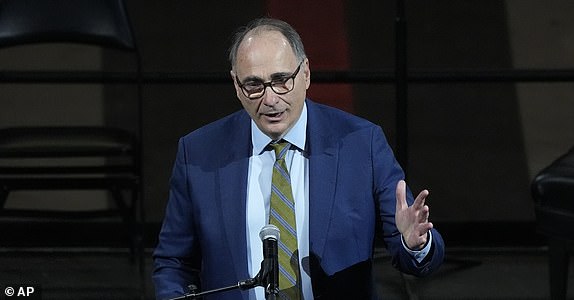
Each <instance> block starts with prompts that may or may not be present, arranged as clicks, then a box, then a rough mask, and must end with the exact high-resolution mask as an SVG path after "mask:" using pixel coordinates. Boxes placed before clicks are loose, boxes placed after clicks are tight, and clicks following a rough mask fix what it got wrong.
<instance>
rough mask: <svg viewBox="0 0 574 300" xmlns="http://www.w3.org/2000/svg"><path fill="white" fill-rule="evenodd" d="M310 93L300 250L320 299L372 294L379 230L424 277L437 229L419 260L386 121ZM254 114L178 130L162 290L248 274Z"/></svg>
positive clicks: (434, 262)
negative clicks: (305, 229) (303, 247)
mask: <svg viewBox="0 0 574 300" xmlns="http://www.w3.org/2000/svg"><path fill="white" fill-rule="evenodd" d="M306 101H307V109H308V122H307V145H306V147H305V148H306V149H305V150H304V155H305V156H306V157H307V158H308V159H309V189H310V190H309V222H310V224H309V228H310V229H309V248H310V257H308V258H304V259H308V260H309V261H308V262H309V266H310V270H307V271H308V272H310V274H311V278H312V279H311V280H312V285H313V293H314V295H315V298H316V299H337V298H340V297H344V295H349V297H353V299H375V298H376V296H375V295H374V289H373V282H372V274H371V265H372V255H373V246H374V242H375V241H374V238H375V235H376V234H378V235H379V236H380V237H382V239H383V240H384V243H385V245H386V246H387V249H388V251H389V253H390V254H391V256H392V263H393V265H395V266H396V267H397V268H398V269H399V270H401V271H403V272H406V273H409V274H414V275H417V276H424V275H426V274H428V273H430V272H431V271H433V270H434V269H436V268H437V267H438V266H439V265H440V264H441V263H442V260H443V256H444V244H443V240H442V238H441V236H440V234H439V233H438V232H437V231H436V230H434V229H433V232H432V234H433V245H432V248H431V253H430V254H429V255H428V256H427V258H426V259H425V260H424V261H423V262H422V263H418V262H416V261H415V260H414V259H413V258H412V257H411V256H410V255H409V254H408V253H407V251H406V250H405V249H404V248H403V246H402V244H401V239H400V233H399V232H398V230H397V228H396V226H395V219H394V213H395V204H396V198H395V190H396V185H397V182H398V181H399V180H400V179H403V177H404V174H403V171H402V169H401V168H400V166H399V165H398V163H397V162H396V160H395V158H394V155H393V153H392V150H391V148H390V147H389V145H388V143H387V141H386V139H385V136H384V134H383V131H382V129H381V128H380V127H379V126H377V125H375V124H373V123H371V122H368V121H366V120H364V119H361V118H359V117H356V116H353V115H351V114H348V113H345V112H342V111H340V110H337V109H334V108H330V107H328V106H324V105H321V104H317V103H314V102H312V101H309V100H306ZM250 120H251V119H250V117H249V115H248V114H247V113H246V112H245V111H244V110H241V111H238V112H236V113H234V114H231V115H229V116H227V117H225V118H223V119H221V120H218V121H216V122H214V123H211V124H209V125H207V126H204V127H202V128H200V129H198V130H196V131H194V132H192V133H190V134H188V135H187V136H185V137H183V138H181V139H180V141H179V146H178V153H177V157H176V161H175V164H174V168H173V175H172V178H171V181H170V193H169V201H168V205H167V209H166V216H165V220H164V223H163V226H162V229H161V233H160V236H159V244H158V246H157V248H156V250H155V252H154V260H155V270H154V274H153V280H154V284H155V288H156V295H157V297H158V298H160V299H161V298H169V297H175V296H177V295H182V294H183V293H185V292H187V289H186V287H187V285H189V284H190V283H195V284H197V285H200V286H201V289H202V290H209V289H214V288H219V287H224V286H229V285H233V284H236V283H237V282H238V281H240V280H244V279H247V278H248V277H249V274H248V267H247V253H246V245H247V238H246V236H247V235H246V232H245V230H246V229H245V227H246V226H245V225H246V211H245V209H246V195H247V176H248V175H247V173H248V163H249V157H250V155H251V151H252V149H251V137H250V132H251V130H250V126H251V121H250ZM407 194H408V196H407V198H408V199H407V201H408V202H409V204H412V202H413V197H412V195H411V193H410V192H408V193H407ZM242 297H243V298H242ZM246 298H247V293H246V292H242V291H239V290H235V291H230V292H225V293H222V294H219V295H215V296H214V298H213V299H246Z"/></svg>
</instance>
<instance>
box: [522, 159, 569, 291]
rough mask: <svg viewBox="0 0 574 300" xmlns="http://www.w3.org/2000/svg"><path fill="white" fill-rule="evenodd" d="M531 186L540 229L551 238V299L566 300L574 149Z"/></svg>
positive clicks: (538, 177)
mask: <svg viewBox="0 0 574 300" xmlns="http://www.w3.org/2000/svg"><path fill="white" fill-rule="evenodd" d="M531 187H532V195H533V197H534V200H535V212H536V223H537V229H538V231H539V232H540V233H542V234H543V235H545V236H546V237H548V251H549V270H550V274H549V275H550V296H551V298H552V299H566V292H567V286H568V265H569V260H570V254H571V253H570V251H571V250H572V248H573V245H574V148H572V149H570V151H568V152H567V153H566V154H564V155H563V156H561V157H560V158H558V159H557V160H555V161H554V162H553V163H552V164H550V166H548V167H546V168H545V169H543V170H542V171H541V172H540V173H539V174H538V175H537V176H536V177H535V178H534V180H533V182H532V186H531Z"/></svg>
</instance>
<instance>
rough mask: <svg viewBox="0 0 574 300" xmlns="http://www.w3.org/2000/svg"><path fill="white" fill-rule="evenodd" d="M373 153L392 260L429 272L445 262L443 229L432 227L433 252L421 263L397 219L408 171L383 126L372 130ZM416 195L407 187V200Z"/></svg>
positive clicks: (376, 187) (400, 265)
mask: <svg viewBox="0 0 574 300" xmlns="http://www.w3.org/2000/svg"><path fill="white" fill-rule="evenodd" d="M371 145H372V157H373V174H374V196H375V199H376V204H377V208H378V210H379V221H380V222H378V224H379V226H380V228H379V229H380V230H379V232H381V233H382V237H383V240H384V242H385V245H386V247H387V250H388V251H389V253H390V255H391V257H392V264H393V266H394V267H395V268H397V269H398V270H399V271H401V272H404V273H407V274H411V275H415V276H426V275H428V274H430V273H432V272H433V271H435V270H436V269H438V267H439V266H440V265H441V264H442V261H443V260H444V242H443V239H442V236H441V235H440V233H439V232H438V231H437V230H435V229H434V228H433V229H432V237H433V238H432V245H431V249H430V251H429V253H428V254H427V256H426V257H425V259H423V260H422V261H421V262H420V263H419V262H417V260H416V259H415V258H414V257H413V256H412V255H411V254H410V253H408V251H407V250H406V249H405V248H404V247H403V245H402V242H401V234H400V232H399V230H398V229H397V226H396V223H395V210H396V186H397V183H398V181H399V180H401V179H404V177H405V175H404V172H403V170H402V168H401V166H400V165H399V164H398V162H397V161H396V159H395V156H394V154H393V151H392V149H391V148H390V146H389V144H388V143H387V140H386V138H385V136H384V133H383V131H382V129H381V128H380V127H378V126H377V127H375V128H374V129H373V132H372V144H371ZM413 202H414V198H413V195H412V193H411V191H410V190H409V189H407V203H408V204H409V205H412V204H413Z"/></svg>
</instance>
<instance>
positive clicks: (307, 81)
mask: <svg viewBox="0 0 574 300" xmlns="http://www.w3.org/2000/svg"><path fill="white" fill-rule="evenodd" d="M303 64H304V65H305V68H304V71H303V75H305V89H309V86H310V85H311V68H310V67H309V59H308V58H305V62H304V63H303Z"/></svg>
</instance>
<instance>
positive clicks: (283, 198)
mask: <svg viewBox="0 0 574 300" xmlns="http://www.w3.org/2000/svg"><path fill="white" fill-rule="evenodd" d="M290 146H291V144H289V143H288V142H286V141H283V140H282V141H281V142H279V143H272V144H271V147H273V150H275V164H274V165H273V176H272V180H271V213H270V216H269V223H270V224H273V225H275V226H277V227H278V228H279V230H280V231H281V236H280V239H279V242H278V247H279V251H278V252H279V296H280V298H281V299H300V298H301V296H300V295H301V273H300V271H299V251H298V250H297V249H298V248H297V230H296V229H297V227H296V226H295V201H294V200H293V192H292V190H291V179H290V177H289V171H288V170H287V165H286V164H285V154H287V151H288V150H289V147H290Z"/></svg>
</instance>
